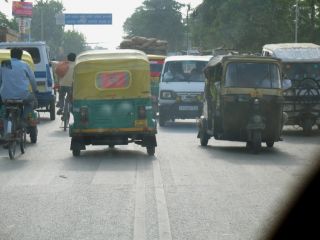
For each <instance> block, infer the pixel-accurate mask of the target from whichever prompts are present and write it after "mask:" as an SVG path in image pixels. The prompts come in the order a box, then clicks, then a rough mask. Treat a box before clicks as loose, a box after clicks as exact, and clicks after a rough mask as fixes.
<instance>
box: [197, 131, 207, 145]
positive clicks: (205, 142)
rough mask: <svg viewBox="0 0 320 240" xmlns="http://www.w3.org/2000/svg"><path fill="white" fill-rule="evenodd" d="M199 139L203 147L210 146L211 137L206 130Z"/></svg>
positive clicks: (200, 134)
mask: <svg viewBox="0 0 320 240" xmlns="http://www.w3.org/2000/svg"><path fill="white" fill-rule="evenodd" d="M199 138H200V144H201V146H203V147H206V146H207V145H208V141H209V137H208V135H207V134H206V133H205V132H204V130H200V133H199Z"/></svg>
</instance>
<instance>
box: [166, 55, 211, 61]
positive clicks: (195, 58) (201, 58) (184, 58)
mask: <svg viewBox="0 0 320 240" xmlns="http://www.w3.org/2000/svg"><path fill="white" fill-rule="evenodd" d="M211 58H212V55H206V56H197V55H179V56H170V57H167V58H166V60H165V62H170V61H209V60H210V59H211Z"/></svg>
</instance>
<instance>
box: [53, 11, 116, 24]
mask: <svg viewBox="0 0 320 240" xmlns="http://www.w3.org/2000/svg"><path fill="white" fill-rule="evenodd" d="M56 20H57V24H63V25H97V24H98V25H100V24H108V25H111V24H112V14H111V13H92V14H86V13H65V14H63V16H62V14H60V15H57V16H56Z"/></svg>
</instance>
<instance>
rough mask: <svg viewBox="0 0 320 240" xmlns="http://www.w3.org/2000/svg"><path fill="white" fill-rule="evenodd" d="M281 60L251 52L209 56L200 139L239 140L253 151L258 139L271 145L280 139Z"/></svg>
mask: <svg viewBox="0 0 320 240" xmlns="http://www.w3.org/2000/svg"><path fill="white" fill-rule="evenodd" d="M280 64H281V63H280V60H278V59H275V58H269V57H259V56H251V55H224V56H223V55H222V56H221V55H220V56H216V57H214V58H212V59H211V60H210V62H209V63H208V65H207V66H206V68H205V70H204V72H205V76H206V84H205V101H204V109H203V115H202V116H201V118H200V120H199V122H198V126H199V133H198V138H200V143H201V145H202V146H206V145H207V144H208V140H209V139H210V138H211V137H212V136H213V137H214V138H215V139H217V140H229V141H242V142H246V143H247V147H248V148H250V149H252V150H253V151H254V152H255V153H258V152H259V151H260V150H261V143H262V142H265V143H266V144H267V146H268V147H273V145H274V142H277V141H280V140H281V137H280V135H281V130H282V126H283V112H282V111H283V97H282V90H281V65H280Z"/></svg>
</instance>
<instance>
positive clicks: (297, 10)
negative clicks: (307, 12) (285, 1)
mask: <svg viewBox="0 0 320 240" xmlns="http://www.w3.org/2000/svg"><path fill="white" fill-rule="evenodd" d="M295 23H296V25H295V37H294V42H295V43H297V42H298V24H299V0H296V20H295Z"/></svg>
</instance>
